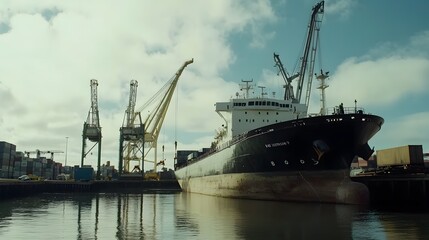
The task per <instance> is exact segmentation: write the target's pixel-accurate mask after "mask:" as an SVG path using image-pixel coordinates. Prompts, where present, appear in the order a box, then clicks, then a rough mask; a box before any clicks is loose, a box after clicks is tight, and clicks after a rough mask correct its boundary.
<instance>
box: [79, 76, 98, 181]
mask: <svg viewBox="0 0 429 240" xmlns="http://www.w3.org/2000/svg"><path fill="white" fill-rule="evenodd" d="M90 86H91V108H90V109H89V111H88V117H87V119H86V122H84V123H83V133H82V160H81V167H83V165H84V164H83V163H84V159H85V157H86V156H87V155H88V153H89V152H91V150H92V149H93V148H94V147H95V146H96V145H98V161H97V179H99V178H100V163H101V127H100V120H99V115H98V100H97V86H98V82H97V80H96V79H91V81H90ZM86 140H89V141H91V142H93V143H94V145H93V146H92V147H91V148H90V149H89V150H88V151H86V147H87V146H86V145H87V144H86Z"/></svg>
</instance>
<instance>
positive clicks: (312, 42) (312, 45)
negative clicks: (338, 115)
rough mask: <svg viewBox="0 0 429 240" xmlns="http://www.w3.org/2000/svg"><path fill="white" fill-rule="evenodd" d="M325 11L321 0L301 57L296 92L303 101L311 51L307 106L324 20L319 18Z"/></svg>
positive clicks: (314, 8)
mask: <svg viewBox="0 0 429 240" xmlns="http://www.w3.org/2000/svg"><path fill="white" fill-rule="evenodd" d="M323 12H324V1H321V2H319V3H318V4H316V6H314V7H313V11H312V13H311V18H310V23H309V25H308V32H307V40H306V44H305V48H304V54H303V56H302V58H301V59H302V61H301V67H300V71H299V78H298V87H297V89H296V94H295V96H296V101H297V102H300V101H301V94H302V87H303V84H304V78H305V72H306V70H307V64H308V62H309V55H310V51H311V57H310V67H309V69H308V71H309V74H308V82H307V94H306V99H305V104H306V106H308V103H309V100H310V90H311V82H312V78H313V70H314V62H315V59H316V50H317V45H318V38H319V30H320V23H321V22H322V20H321V18H319V15H322V14H323Z"/></svg>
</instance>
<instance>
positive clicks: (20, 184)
mask: <svg viewBox="0 0 429 240" xmlns="http://www.w3.org/2000/svg"><path fill="white" fill-rule="evenodd" d="M154 191H157V192H158V191H159V192H161V191H167V192H180V191H181V188H180V186H179V184H178V182H177V180H175V179H168V180H159V181H150V180H149V181H134V180H116V181H89V182H76V181H0V200H1V199H6V198H13V197H25V196H31V195H36V194H40V193H68V192H75V193H79V192H94V193H112V192H113V193H142V192H154Z"/></svg>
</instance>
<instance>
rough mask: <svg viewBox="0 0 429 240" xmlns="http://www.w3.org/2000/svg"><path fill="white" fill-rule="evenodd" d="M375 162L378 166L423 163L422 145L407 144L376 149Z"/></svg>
mask: <svg viewBox="0 0 429 240" xmlns="http://www.w3.org/2000/svg"><path fill="white" fill-rule="evenodd" d="M376 162H377V166H378V167H387V166H406V165H423V164H424V163H423V147H422V145H407V146H401V147H394V148H389V149H383V150H377V153H376Z"/></svg>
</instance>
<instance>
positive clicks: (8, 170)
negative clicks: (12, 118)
mask: <svg viewBox="0 0 429 240" xmlns="http://www.w3.org/2000/svg"><path fill="white" fill-rule="evenodd" d="M61 171H62V164H61V163H56V162H54V161H53V160H52V159H47V158H45V157H39V158H30V157H28V156H26V155H25V154H24V153H23V152H19V151H18V152H17V151H16V146H15V145H14V144H11V143H8V142H4V141H0V178H12V179H17V178H18V177H20V176H22V175H29V174H31V175H33V176H37V177H40V178H42V179H56V177H57V176H58V175H59V174H60V173H61Z"/></svg>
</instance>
